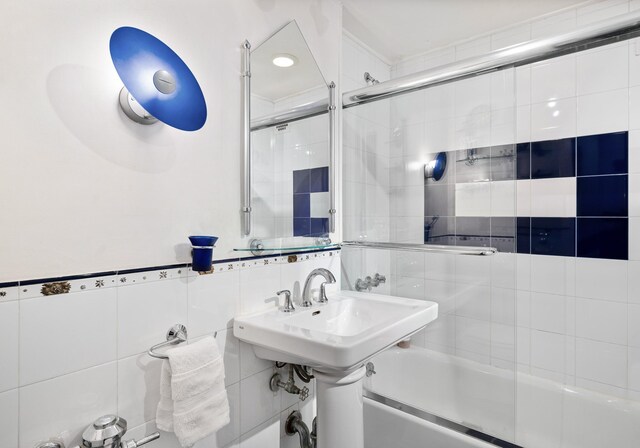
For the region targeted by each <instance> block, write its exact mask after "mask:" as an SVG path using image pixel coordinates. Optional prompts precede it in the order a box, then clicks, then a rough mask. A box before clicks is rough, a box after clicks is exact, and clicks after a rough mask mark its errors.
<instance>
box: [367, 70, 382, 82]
mask: <svg viewBox="0 0 640 448" xmlns="http://www.w3.org/2000/svg"><path fill="white" fill-rule="evenodd" d="M364 80H365V82H366V83H367V84H371V85H375V84H380V81H378V80H377V79H376V78H374V77H373V76H371V73H369V72H364Z"/></svg>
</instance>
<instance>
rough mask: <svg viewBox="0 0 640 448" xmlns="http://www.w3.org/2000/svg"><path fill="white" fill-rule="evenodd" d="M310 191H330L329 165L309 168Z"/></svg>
mask: <svg viewBox="0 0 640 448" xmlns="http://www.w3.org/2000/svg"><path fill="white" fill-rule="evenodd" d="M309 191H310V192H311V193H318V192H323V191H329V167H327V166H323V167H320V168H312V169H310V170H309Z"/></svg>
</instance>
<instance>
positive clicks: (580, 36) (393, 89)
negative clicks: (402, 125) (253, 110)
mask: <svg viewBox="0 0 640 448" xmlns="http://www.w3.org/2000/svg"><path fill="white" fill-rule="evenodd" d="M639 33H640V11H634V12H631V13H627V14H623V15H620V16H616V17H613V18H611V19H607V20H603V21H601V22H597V23H595V24H593V25H588V26H586V27H583V28H581V29H578V30H575V31H572V32H569V33H566V34H562V35H559V36H554V37H548V38H544V39H537V40H531V41H528V42H524V43H522V44H518V45H513V46H510V47H505V48H502V49H499V50H496V51H492V52H491V53H488V54H486V55H484V56H479V57H474V58H469V59H465V60H462V61H459V62H454V63H451V64H447V65H443V66H441V67H437V68H434V69H430V70H425V71H421V72H417V73H414V74H411V75H407V76H403V77H401V78H396V79H392V80H390V81H385V82H381V83H379V84H374V85H370V86H367V87H363V88H361V89H357V90H352V91H351V92H346V93H345V94H344V95H343V96H342V105H343V107H350V106H357V105H359V104H364V103H369V102H372V101H377V100H381V99H384V98H389V97H392V96H395V95H399V94H402V93H408V92H412V91H415V90H420V89H425V88H427V87H431V86H435V85H439V84H444V83H448V82H453V81H458V80H461V79H464V78H469V77H472V76H476V75H482V74H485V73H489V72H492V71H496V70H501V69H504V68H510V67H517V66H519V65H525V64H530V63H532V62H536V61H541V60H545V59H550V58H553V57H556V56H560V55H563V54H569V53H575V52H578V51H581V50H585V49H587V48H593V47H598V46H601V45H606V44H609V43H612V42H615V41H617V40H625V39H630V38H631V37H635V36H637V35H638V34H639Z"/></svg>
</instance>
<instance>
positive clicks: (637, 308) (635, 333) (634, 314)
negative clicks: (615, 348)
mask: <svg viewBox="0 0 640 448" xmlns="http://www.w3.org/2000/svg"><path fill="white" fill-rule="evenodd" d="M627 322H628V329H629V330H628V331H629V334H628V340H627V343H628V344H629V345H630V346H633V347H640V305H637V304H629V305H628V315H627ZM626 326H627V324H625V327H626Z"/></svg>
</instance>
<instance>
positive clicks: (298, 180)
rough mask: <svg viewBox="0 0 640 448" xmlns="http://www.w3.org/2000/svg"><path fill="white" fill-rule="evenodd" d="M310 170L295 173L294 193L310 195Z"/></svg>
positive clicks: (295, 171)
mask: <svg viewBox="0 0 640 448" xmlns="http://www.w3.org/2000/svg"><path fill="white" fill-rule="evenodd" d="M309 174H310V173H309V170H294V171H293V192H294V193H309V192H310V190H309Z"/></svg>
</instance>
